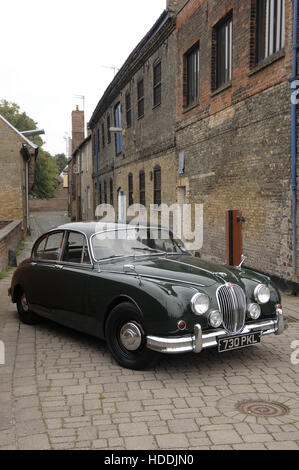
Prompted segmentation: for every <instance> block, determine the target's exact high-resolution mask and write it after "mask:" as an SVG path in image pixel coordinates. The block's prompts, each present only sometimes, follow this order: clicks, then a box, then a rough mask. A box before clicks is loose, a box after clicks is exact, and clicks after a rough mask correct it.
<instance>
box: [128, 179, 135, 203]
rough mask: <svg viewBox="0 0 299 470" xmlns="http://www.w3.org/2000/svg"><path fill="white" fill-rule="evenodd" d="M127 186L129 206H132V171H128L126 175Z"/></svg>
mask: <svg viewBox="0 0 299 470" xmlns="http://www.w3.org/2000/svg"><path fill="white" fill-rule="evenodd" d="M128 188H129V206H132V205H133V204H134V199H133V175H132V173H129V176H128Z"/></svg>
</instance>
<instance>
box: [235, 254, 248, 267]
mask: <svg viewBox="0 0 299 470" xmlns="http://www.w3.org/2000/svg"><path fill="white" fill-rule="evenodd" d="M241 260H242V261H241V263H240V264H239V266H237V267H238V269H242V266H243V264H244V263H245V261H246V260H247V256H245V255H242V256H241Z"/></svg>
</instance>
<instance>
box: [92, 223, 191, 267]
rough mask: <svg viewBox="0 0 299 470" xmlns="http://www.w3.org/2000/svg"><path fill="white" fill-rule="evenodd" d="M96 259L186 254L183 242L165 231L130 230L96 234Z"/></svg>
mask: <svg viewBox="0 0 299 470" xmlns="http://www.w3.org/2000/svg"><path fill="white" fill-rule="evenodd" d="M91 244H92V249H93V254H94V257H95V259H96V260H97V261H101V260H104V259H110V258H117V257H127V256H140V255H141V256H144V255H154V254H165V253H174V254H182V253H185V252H186V250H185V247H184V244H183V242H181V241H180V240H177V239H175V238H174V236H173V234H172V233H171V232H170V231H168V230H165V229H156V228H128V229H124V230H113V231H108V232H102V233H98V234H95V235H94V236H93V237H92V239H91Z"/></svg>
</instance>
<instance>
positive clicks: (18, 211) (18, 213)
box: [0, 118, 35, 229]
mask: <svg viewBox="0 0 299 470" xmlns="http://www.w3.org/2000/svg"><path fill="white" fill-rule="evenodd" d="M27 142H28V141H27ZM27 142H26V141H25V140H23V139H22V137H21V136H20V135H19V134H18V133H17V132H15V131H14V130H13V129H12V128H11V127H10V126H9V125H8V124H7V123H6V122H5V121H4V120H2V119H1V118H0V220H1V219H2V220H22V222H23V228H24V229H26V192H25V185H26V178H25V177H26V164H25V158H24V157H23V155H22V153H21V151H22V145H23V144H25V143H26V144H27ZM27 149H28V151H29V152H30V154H31V152H32V154H31V159H30V162H29V190H30V189H31V187H32V184H33V181H34V166H35V158H34V149H32V148H30V147H29V146H28V144H27Z"/></svg>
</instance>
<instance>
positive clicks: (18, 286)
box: [11, 284, 23, 303]
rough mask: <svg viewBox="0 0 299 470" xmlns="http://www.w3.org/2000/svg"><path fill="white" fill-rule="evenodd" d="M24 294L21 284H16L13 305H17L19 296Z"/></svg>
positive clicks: (13, 292)
mask: <svg viewBox="0 0 299 470" xmlns="http://www.w3.org/2000/svg"><path fill="white" fill-rule="evenodd" d="M22 292H23V287H22V286H21V284H16V285H15V286H14V288H13V291H12V294H11V299H12V301H13V303H16V302H17V301H18V299H19V296H20V295H21V294H22Z"/></svg>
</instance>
